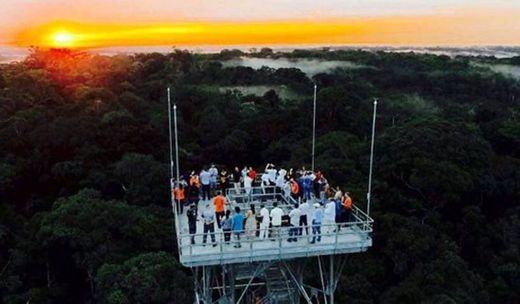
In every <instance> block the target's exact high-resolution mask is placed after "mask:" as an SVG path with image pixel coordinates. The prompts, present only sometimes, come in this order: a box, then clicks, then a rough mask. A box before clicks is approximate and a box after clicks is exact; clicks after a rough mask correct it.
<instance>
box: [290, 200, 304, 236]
mask: <svg viewBox="0 0 520 304" xmlns="http://www.w3.org/2000/svg"><path fill="white" fill-rule="evenodd" d="M301 214H302V212H301V211H300V209H298V204H296V205H294V207H293V209H292V210H291V212H289V218H290V224H291V228H289V238H288V239H287V241H288V242H297V241H298V238H296V236H297V235H298V230H299V229H298V227H299V225H300V215H301Z"/></svg>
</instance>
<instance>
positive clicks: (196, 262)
mask: <svg viewBox="0 0 520 304" xmlns="http://www.w3.org/2000/svg"><path fill="white" fill-rule="evenodd" d="M207 202H208V201H200V202H199V204H198V208H199V216H200V214H202V211H203V210H204V209H205V205H206V203H207ZM253 203H254V204H255V207H256V208H257V212H259V206H260V202H253ZM270 203H271V202H267V203H266V205H268V206H270ZM240 205H241V207H242V206H243V208H242V209H246V210H247V209H248V207H249V203H248V204H240ZM281 207H282V208H283V209H284V212H285V214H288V212H289V209H290V207H289V206H284V205H282V206H281ZM210 208H211V210H213V205H212V202H210ZM177 218H178V219H179V230H180V234H179V236H180V242H179V253H180V261H181V263H182V264H183V265H185V266H188V267H195V266H202V265H217V264H232V263H244V262H256V261H267V260H272V259H290V258H299V257H307V256H316V255H331V254H341V253H352V252H362V251H366V250H367V249H368V247H370V246H372V239H371V237H370V235H369V232H370V231H371V227H367V226H366V225H364V222H352V223H349V224H348V227H342V228H341V230H340V231H339V232H338V233H335V232H332V230H333V229H332V227H331V228H330V232H329V234H327V231H326V230H328V229H326V227H323V226H322V228H321V229H322V231H321V241H320V242H315V243H314V244H311V243H310V241H311V240H312V231H311V230H312V229H311V228H310V227H309V234H310V235H307V234H306V231H305V229H303V235H302V236H298V237H297V238H298V241H297V242H289V241H288V240H287V239H288V231H289V227H282V228H281V229H280V236H279V237H277V238H275V239H273V240H272V239H260V238H259V237H256V236H255V237H250V238H247V237H246V236H245V234H244V233H243V234H241V239H240V245H241V248H235V247H234V246H235V245H237V240H236V238H235V237H234V236H232V237H231V242H230V243H228V244H227V243H225V242H224V235H223V232H222V230H221V229H219V228H218V227H217V224H216V223H215V239H216V242H215V243H212V242H211V238H210V236H209V235H208V238H207V244H205V245H204V244H202V239H203V237H202V232H203V223H202V221H198V222H197V234H196V236H195V245H191V243H190V235H189V233H188V224H187V217H186V210H184V213H183V214H182V215H180V216H178V217H177ZM213 244H216V246H213Z"/></svg>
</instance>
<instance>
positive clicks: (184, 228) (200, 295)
mask: <svg viewBox="0 0 520 304" xmlns="http://www.w3.org/2000/svg"><path fill="white" fill-rule="evenodd" d="M314 96H316V95H314ZM376 108H377V100H375V101H374V114H373V122H372V143H371V157H370V174H369V186H368V193H367V210H366V211H364V210H361V209H360V208H358V207H357V206H355V205H353V206H352V216H351V220H350V221H349V222H347V223H344V224H343V225H342V226H341V229H338V226H337V224H330V225H325V224H324V225H321V241H320V242H316V243H312V244H311V243H310V242H309V241H310V239H311V238H312V232H311V231H309V232H308V233H306V231H305V229H304V231H303V233H302V234H301V235H297V236H295V238H297V241H292V242H291V241H288V238H289V237H288V231H289V227H286V226H285V225H284V224H282V227H281V228H280V229H279V231H278V232H279V233H275V234H272V233H271V232H273V228H269V232H270V233H269V235H270V236H269V237H268V238H266V239H261V238H259V237H251V238H246V237H245V235H244V234H242V236H241V240H240V243H241V247H240V248H236V247H235V246H233V244H234V243H235V242H236V240H235V239H234V238H233V237H232V238H231V242H230V243H226V242H225V236H224V232H223V231H222V230H221V229H218V228H217V225H216V224H215V233H214V235H215V238H216V243H212V242H211V239H210V237H209V236H208V243H207V244H203V243H202V240H203V233H202V232H203V223H202V221H197V230H196V231H197V232H196V233H195V234H190V233H189V230H188V219H187V216H186V214H185V213H186V212H184V214H178V212H177V204H176V203H175V201H174V197H173V195H172V208H173V214H174V217H175V230H176V240H177V245H178V253H179V261H180V263H181V264H182V265H184V266H185V267H189V268H191V269H192V271H193V278H194V289H195V290H194V292H195V301H196V303H204V304H211V303H220V304H228V303H230V304H231V303H252V304H263V303H295V304H296V303H301V302H302V301H303V303H326V304H332V303H335V300H334V292H335V290H336V286H337V284H338V280H339V278H340V274H341V272H342V271H343V268H344V266H345V264H346V259H347V254H349V253H356V252H364V251H367V250H368V248H369V247H371V246H372V238H371V232H372V229H373V220H372V218H370V216H369V212H370V207H369V206H370V191H371V179H372V163H373V162H372V159H373V158H372V155H373V150H374V145H373V141H374V131H375V118H376ZM168 109H169V111H168V113H169V122H170V148H171V149H170V151H171V152H170V162H171V166H170V168H171V176H172V179H171V187H172V189H173V187H174V186H175V182H174V181H175V180H174V167H175V168H176V176H177V179H176V180H179V178H178V177H179V163H178V152H177V151H178V149H177V147H178V139H177V113H176V110H177V109H176V106H175V105H174V106H173V112H174V113H173V115H172V113H171V109H172V107H171V101H170V89H169V88H168ZM172 116H173V119H174V132H172V127H171V126H172ZM172 133H174V134H172ZM173 138H174V139H175V147H176V149H175V163H174V155H173V154H174V153H173ZM313 142H314V139H313ZM313 146H314V145H313ZM312 154H313V156H314V149H313V153H312ZM313 163H314V162H313ZM225 200H226V201H225V205H226V209H230V210H234V208H235V207H236V206H239V207H240V209H242V210H247V209H249V206H250V204H255V206H256V207H257V208H258V207H259V206H260V205H264V206H265V207H267V208H268V209H269V210H272V208H273V204H274V203H276V204H277V205H278V207H280V208H281V209H282V210H283V211H284V214H285V215H287V214H289V212H290V210H291V209H292V208H293V206H294V205H295V204H297V202H296V200H294V199H293V197H291V195H290V194H289V193H286V192H284V191H278V193H277V191H275V189H274V187H263V188H261V187H252V188H249V189H247V191H246V189H245V188H239V189H235V188H230V189H228V190H227V191H226V195H225ZM312 200H314V198H313V199H312ZM207 202H209V203H210V204H211V208H213V203H212V202H211V201H203V200H201V201H200V202H199V204H198V214H199V215H200V214H201V213H202V211H203V209H204V207H205V205H206V203H207ZM212 210H213V209H212ZM327 226H330V227H327ZM309 230H312V229H311V228H310V227H309ZM191 237H194V238H195V244H192V242H191ZM311 269H312V272H309V270H311ZM309 273H313V274H316V276H319V277H318V278H316V277H313V278H309ZM308 281H314V282H319V283H318V284H317V285H316V284H314V286H311V284H310V282H308Z"/></svg>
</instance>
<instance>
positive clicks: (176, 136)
mask: <svg viewBox="0 0 520 304" xmlns="http://www.w3.org/2000/svg"><path fill="white" fill-rule="evenodd" d="M173 114H174V115H173V119H174V122H175V124H174V125H175V171H176V172H175V173H176V177H177V183H180V182H181V181H180V176H179V136H178V132H177V104H173Z"/></svg>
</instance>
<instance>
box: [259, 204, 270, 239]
mask: <svg viewBox="0 0 520 304" xmlns="http://www.w3.org/2000/svg"><path fill="white" fill-rule="evenodd" d="M260 216H261V217H262V221H261V222H260V239H262V240H263V239H266V238H267V237H268V236H269V235H268V233H267V231H268V229H269V222H270V218H269V210H267V208H266V207H265V205H263V204H262V205H260Z"/></svg>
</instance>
